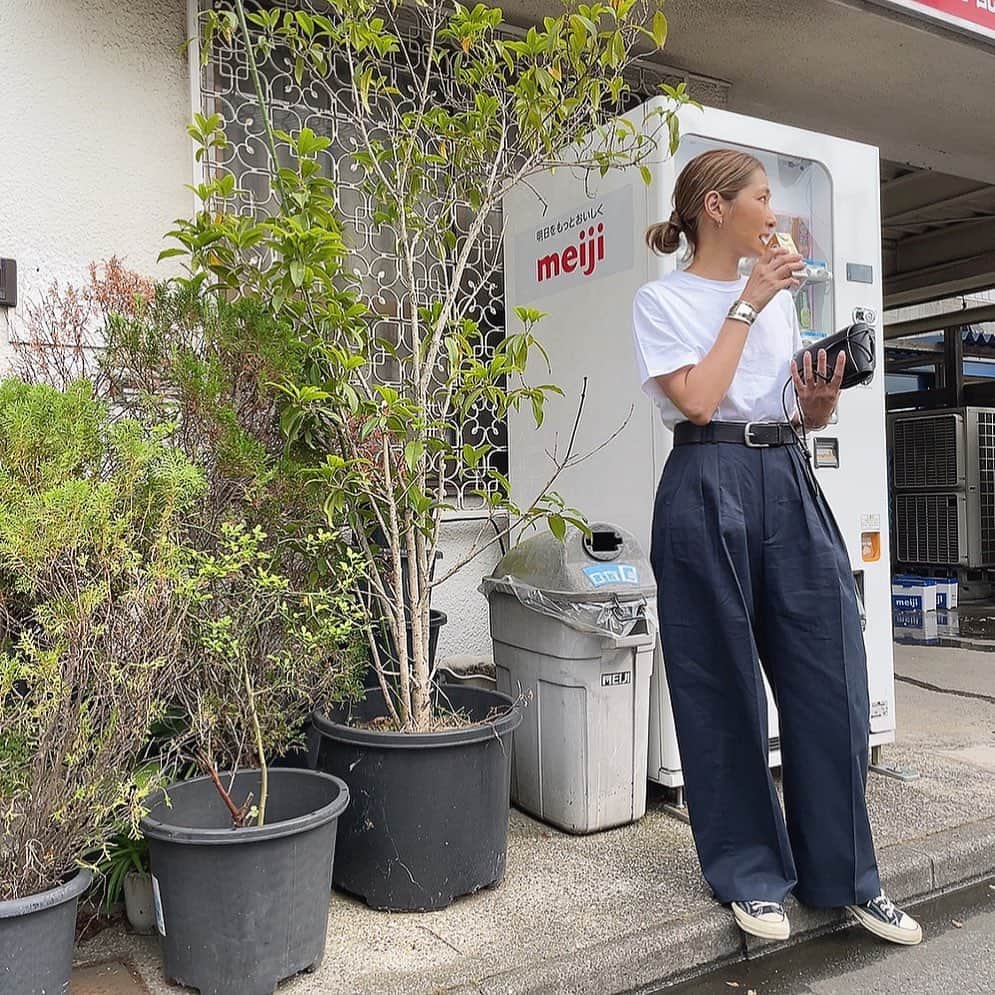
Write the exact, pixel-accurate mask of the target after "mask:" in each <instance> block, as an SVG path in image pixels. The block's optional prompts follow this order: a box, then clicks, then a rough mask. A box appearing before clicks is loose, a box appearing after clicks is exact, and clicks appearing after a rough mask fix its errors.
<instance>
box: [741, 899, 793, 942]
mask: <svg viewBox="0 0 995 995" xmlns="http://www.w3.org/2000/svg"><path fill="white" fill-rule="evenodd" d="M732 914H733V915H734V916H735V918H736V925H737V926H739V928H740V929H741V930H742V931H743V932H744V933H749V934H750V935H751V936H759V937H760V939H762V940H786V939H787V938H788V937H789V936H790V935H791V924H790V923H789V922H788V917H787V916H785V917H784V919H783V920H782V921H781V922H765V921H764V920H763V919H754V918H753V916H748V915H747V914H746V913H745V912H741V911H740V910H739V909H738V908H737V907H736V906H735V905H734V906H733V907H732Z"/></svg>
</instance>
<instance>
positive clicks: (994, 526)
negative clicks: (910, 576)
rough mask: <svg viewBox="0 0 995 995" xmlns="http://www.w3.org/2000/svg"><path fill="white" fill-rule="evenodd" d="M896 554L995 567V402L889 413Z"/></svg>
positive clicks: (911, 559)
mask: <svg viewBox="0 0 995 995" xmlns="http://www.w3.org/2000/svg"><path fill="white" fill-rule="evenodd" d="M888 444H889V445H888V448H889V455H890V463H891V465H890V477H891V488H892V526H893V530H894V549H895V556H896V558H897V560H898V561H899V562H900V563H907V564H918V565H924V566H960V567H991V566H995V408H974V407H971V408H957V409H954V410H950V411H915V412H899V413H895V414H892V415H889V416H888Z"/></svg>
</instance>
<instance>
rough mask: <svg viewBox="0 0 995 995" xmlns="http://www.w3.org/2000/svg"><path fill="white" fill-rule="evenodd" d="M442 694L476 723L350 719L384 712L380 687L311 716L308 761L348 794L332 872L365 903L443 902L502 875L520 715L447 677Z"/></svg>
mask: <svg viewBox="0 0 995 995" xmlns="http://www.w3.org/2000/svg"><path fill="white" fill-rule="evenodd" d="M440 693H442V692H440ZM445 695H446V697H447V699H448V701H449V702H450V703H451V705H452V706H453V708H455V709H462V710H465V712H466V713H467V714H468V715H469V717H470V719H472V720H473V721H474V722H475V723H479V724H477V725H471V726H466V727H463V728H457V729H451V730H445V731H442V732H434V733H397V732H377V731H374V730H370V729H367V728H359V727H357V723H368V722H370V721H373V720H375V719H377V718H380V717H382V716H383V715H384V714H385V713H386V710H385V708H384V705H383V700H382V696H381V695H379V694H369V695H367V697H366V700H365V701H363V702H361V703H360V704H359V705H354V706H352V713H351V715H347V714H346V713H345V712H344V710H341V709H340V710H336V711H332V712H330V713H328V714H327V715H326V714H321V713H317V712H316V713H315V715H314V717H313V721H314V729H315V731H316V733H317V734H318V735H317V736H316V737H315V739H314V740H313V746H312V750H313V754H312V766H315V767H317V769H318V770H323V771H327V772H328V773H330V774H335V775H336V776H337V777H341V778H343V780H346V781H347V783H348V784H349V792H350V795H351V797H352V804H351V805H350V806H349V810H348V811H347V812H346V813H345V814H344V815H343V816H342V818H341V819H340V820H339V837H338V857H337V859H336V862H335V868H334V871H333V876H332V880H333V882H334V884H335V887H336V888H340V889H342V890H343V891H346V892H349V893H350V894H352V895H357V896H359V897H360V898H362V899H363V900H364V901H365V902H366V903H367V904H368V905H370V906H371V907H372V908H375V909H389V910H392V911H396V912H414V911H424V910H428V909H442V908H445V907H446V906H447V905H450V904H451V903H452V902H453V901H454V900H455V899H456V898H458V897H460V896H461V895H468V894H471V893H472V892H475V891H478V890H479V889H481V888H486V887H489V886H491V885H495V884H497V883H498V882H499V881H500V880H501V879H502V878H503V877H504V870H505V858H506V854H507V848H508V808H509V797H510V786H511V742H512V732H513V731H514V730H515V728H516V727H517V726H518V724H519V723H520V722H521V721H522V714H521V711H520V710H519V709H518V707H517V706H516V705H515V704H514V703H513V702H512V700H511V698H509V697H508V696H507V695H505V694H501V693H500V692H497V691H489V690H485V689H482V688H476V687H452V686H450V685H447V686H446V688H445ZM495 715H496V716H497V717H496V718H495ZM347 723H349V724H347Z"/></svg>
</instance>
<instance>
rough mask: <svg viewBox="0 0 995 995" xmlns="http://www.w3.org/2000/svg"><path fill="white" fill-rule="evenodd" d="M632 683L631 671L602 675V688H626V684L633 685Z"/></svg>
mask: <svg viewBox="0 0 995 995" xmlns="http://www.w3.org/2000/svg"><path fill="white" fill-rule="evenodd" d="M631 683H632V671H631V670H622V671H616V672H615V673H613V674H602V675H601V686H602V687H603V688H617V687H624V686H625V685H626V684H631Z"/></svg>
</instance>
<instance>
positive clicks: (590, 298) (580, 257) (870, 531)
mask: <svg viewBox="0 0 995 995" xmlns="http://www.w3.org/2000/svg"><path fill="white" fill-rule="evenodd" d="M665 106H666V105H665V104H664V103H663V101H662V99H654V100H651V101H649V102H648V103H647V104H644V105H643V106H641V107H639V108H636V109H635V110H633V111H632V112H630V113H629V114H628V115H627V117H628V118H629V120H630V121H631V122H632V124H633V125H634V126H635V127H637V128H644V127H652V125H648V124H646V123H645V122H647V120H649V121H652V120H657V119H658V118H656V117H655V115H656V112H658V111H659V110H660V109H661V108H663V107H665ZM680 124H681V135H682V138H681V143H680V146H679V148H678V151H677V154H676V155H675V156H674V157H672V158H671V157H669V156H668V155H667V154H666V150H665V149H664V148H663V147H661V149H660V153H659V154H658V155H655V156H653V157H651V159H650V160H649V161H647V162H645V163H644V164H643V165H645V166H647V167H648V170H649V173H648V175H649V178H650V182H649V183H648V184H647V183H646V182H645V181H644V179H643V176H642V173H641V171H640V169H638V168H635V167H633V168H630V169H627V170H623V171H617V172H609V173H607V174H606V175H605V176H603V177H601V176H599V175H598V174H597V172H594V173H593V174H592V173H587V172H585V171H582V170H580V169H571V168H567V167H561V168H559V169H558V170H557V171H556V172H555V174H550V175H545V176H541V177H537V178H535V179H534V180H532V181H530V187H529V188H526V187H521V188H517V189H515V190H514V191H513V192H512V193H511V194H510V195H509V196H508V197H507V198H506V201H505V205H504V210H505V221H506V233H505V243H504V253H505V279H506V303H507V307H506V314H507V315H508V316H509V329H511V328H512V327H513V322H514V320H515V319H514V313H515V312H514V308H515V307H519V306H527V307H533V308H537V309H538V310H540V311H542V312H544V313H545V317H544V318H543V319H542V320H541V322H540V323H539V325H538V326H537V328H536V332H535V334H536V336H537V337H538V338H539V339H540V341H541V342H542V345H543V348H544V349H545V350H546V352H547V354H548V356H549V362H550V366H551V368H552V372H551V373H550V372H549V371H548V370H547V369H546V366H545V362H544V361H541V360H538V358H537V364H536V367H535V369H534V371H532V370H530V374H531V373H533V372H534V379H535V382H537V383H543V382H550V381H552V382H553V383H556V384H558V385H559V386H560V387H562V388H563V390H564V393H565V396H564V397H558V396H553V397H550V398H549V399H548V400H547V402H546V407H545V417H544V421H543V424H542V426H541V428H539V429H536V427H535V423H534V421H533V420H532V416H531V412H530V411H526V410H525V409H523V410H522V411H520V412H511V413H510V415H509V477H510V480H511V485H512V497H513V500H515V501H516V502H517V503H519V504H527V503H528V502H529V501H531V500H533V499H534V498H535V496H536V494H537V493H538V491H539V490H540V489H541V487H542V486H543V484H544V483H545V482H546V481H547V480H548V478H549V475H550V471H551V462H550V454H552V453H557V454H560V455H562V453H563V451H564V447H565V446H566V444H567V441H568V440H569V439H570V438H571V434H572V433H573V431H574V424H575V421H576V419H577V410H578V405H579V403H580V398H581V396H582V395H583V397H584V403H583V410H582V411H581V414H580V421H579V425H578V426H577V430H576V437H575V441H574V454H575V455H583V454H585V453H591V455H590V456H589V457H588V458H586V459H583V460H581V461H578V462H575V463H573V464H572V465H570V466H568V467H567V468H566V469H565V470H564V471H563V473H562V474H561V475H560V477H559V478H558V479H557V481H556V484H555V489H556V490H557V491H558V492H559V493H560V494H561V495H562V497H563V498H564V500H565V501H566V502H567V504H568V505H571V506H574V507H577V508H580V509H581V510H582V511H583V512H584V513H585V514H586V515H587V516H588V517H589V518H590V519H591V520H603V521H612V522H617V523H618V524H619V525H621V526H622V527H624V528H625V529H627V530H629V531H630V532H631V533H632V534H633V535H634V536H635V537H636V538H637V539H638V540H639V542H640V543H642V544H643V545H644V547H645V548H646V549H647V550H648V549H649V546H650V524H651V519H652V513H653V500H654V496H655V492H656V487H657V483H658V481H659V478H660V473H661V471H662V469H663V465H664V462H665V461H666V458H667V456H668V454H669V452H670V449H671V445H672V439H671V433H670V432H669V431H668V430H667V429H666V428H665V426H664V425H663V423H662V421H661V419H660V417H659V413H658V411H657V410H656V408H655V407H654V406H653V404H652V403H651V402H650V401H649V400H648V399H647V398H646V397H645V396H644V395H643V394H642V392H641V391H640V386H639V382H638V377H637V371H636V362H635V358H634V355H633V348H632V325H631V322H632V300H633V296H634V295H635V292H636V290H637V289H638V288H639V287H640V286H641V285H642V284H644V283H646V282H647V281H649V280H652V279H655V278H658V277H661V276H663V275H664V274H666V273H667V272H669V271H671V270H672V269H673V268H674V267H675V266H677V267H681V266H686V265H687V263H688V262H689V259H688V257H687V255H686V253H682V252H678V253H677V254H674V255H670V256H657V255H654V254H653V253H651V252H650V251H649V250H648V249H647V248H646V244H645V241H644V237H645V232H646V229H647V227H648V226H649V225H651V224H653V223H655V222H657V221H660V220H662V219H665V218H667V217H669V215H670V213H671V210H672V209H673V202H672V195H673V188H674V183H675V181H676V178H677V175H678V174H679V172H680V170H681V168H682V167H683V166H684V165H685V164H686V163H687V162H688V161H690V160H691V159H692V158H694V156H696V155H698V154H699V153H700V152H703V151H705V150H707V149H710V148H718V147H732V148H740V149H744V150H747V151H749V152H751V153H752V154H754V155H755V156H756V157H757V158H758V159H759V160H760V161H761V162H762V163H763V165H764V167H765V169H766V171H767V174H768V176H769V178H770V184H771V189H772V195H773V196H772V204H773V208H774V210H775V212H776V214H777V216H778V228H777V230H778V232H781V233H784V234H786V235H788V236H790V238H791V239H792V240H793V241H794V244H795V245H796V246H797V248H798V251H799V253H800V254H801V255H802V257H803V258H804V261H805V266H804V280H803V283H802V286H801V287H800V288H799V290H798V291H797V293H796V294H795V295H794V302H795V307H796V310H797V314H798V319H799V325H800V328H801V333H802V339H803V343H804V344H805V345H809V344H811V343H813V342H815V341H818V340H819V339H821V338H824V337H825V336H827V335H830V334H832V333H834V332H836V331H839V330H841V329H843V328H846V327H847V326H850V325H853V324H854V323H856V322H861V323H864V324H867V325H869V326H870V328H871V329H872V331H873V336H874V343H875V346H876V349H877V353H878V354H879V355H880V354H882V326H881V311H882V308H881V294H882V291H881V263H880V258H881V231H880V210H879V164H878V152H877V149H875V148H873V147H872V146H868V145H863V144H858V143H855V142H851V141H847V140H844V139H838V138H834V137H831V136H828V135H821V134H816V133H814V132H809V131H805V130H802V129H798V128H793V127H788V126H786V125H781V124H776V123H773V122H770V121H763V120H759V119H756V118H748V117H744V116H741V115H737V114H732V113H729V112H727V111H722V110H717V109H713V108H694V107H685V108H682V109H681V111H680ZM663 144H665V143H663ZM749 265H750V263H749V262H748V261H744V263H743V269H744V271H745V270H746V269H747V268H748V266H749ZM808 444H809V447H810V449H811V450H812V451H813V454H814V462H815V474H816V478H817V480H818V482H819V485H820V487H821V488H822V490H823V492H824V493H825V494H826V496H827V499H828V501H829V503H830V506H831V507H832V509H833V512H834V514H835V516H836V519H837V521H838V523H839V526H840V530H841V532H842V534H843V537H844V540H845V542H846V546H847V551H848V553H849V556H850V561H851V565H852V567H853V571H854V576H855V581H856V585H857V590H858V593H859V595H860V597H861V598H862V601H863V610H864V615H865V630H864V637H865V643H866V647H867V658H868V680H869V687H870V701H871V744H872V745H879V744H882V743H886V742H891V741H893V740H894V737H895V701H894V669H893V656H892V629H891V583H890V576H889V564H890V556H889V551H888V519H887V471H886V466H887V451H886V436H885V417H884V377H883V376H882V375H880V374H879V375H877V376H875V377H873V378H872V379H871V380H870V382H869V383H866V384H860V385H857V386H854V387H853V388H852V389H850V390H847V391H846V392H845V393H844V394H842V395H841V398H840V403H839V406H838V411H837V415H836V416H834V420H833V423H832V424H830V425H829V426H828V427H827V428H826V429H824V430H820V431H818V432H816V433H814V434H813V435H810V437H809V439H808ZM767 694H768V709H769V715H770V736H771V742H770V760H771V763H772V764H773V765H776V764H779V762H780V750H779V739H778V732H777V729H778V726H777V715H776V708H775V706H774V703H773V700H772V698H771V696H770V690H769V688H768V690H767ZM649 749H650V762H649V777H650V779H652V780H655V781H658V782H660V783H661V784H665V785H669V786H674V787H679V786H681V785H682V784H683V778H682V776H681V765H680V758H679V754H678V750H677V741H676V736H675V734H674V728H673V719H672V717H671V713H670V705H669V698H668V694H667V689H666V679H665V673H664V668H663V665H662V653H661V650H660V646H659V643H657V647H656V660H655V665H654V674H653V683H652V689H651V701H650V748H649Z"/></svg>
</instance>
